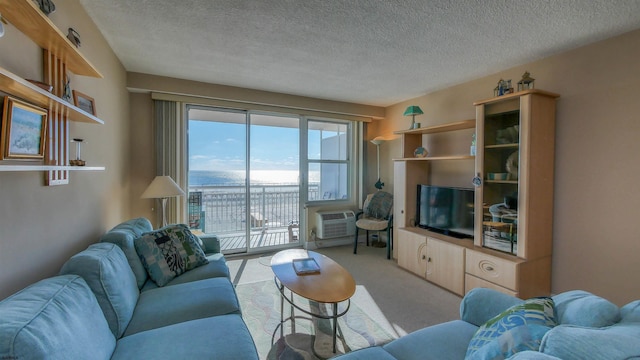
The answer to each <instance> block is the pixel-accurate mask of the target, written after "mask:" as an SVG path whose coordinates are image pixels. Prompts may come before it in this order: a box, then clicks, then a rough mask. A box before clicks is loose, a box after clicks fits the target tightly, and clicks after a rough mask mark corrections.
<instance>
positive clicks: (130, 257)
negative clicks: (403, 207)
mask: <svg viewBox="0 0 640 360" xmlns="http://www.w3.org/2000/svg"><path fill="white" fill-rule="evenodd" d="M151 230H153V226H152V225H151V222H150V221H149V220H147V219H145V218H143V217H140V218H136V219H131V220H128V221H125V222H123V223H121V224H118V225H116V226H115V227H114V228H113V229H111V230H109V231H108V232H107V233H106V234H104V235H102V237H100V242H109V243H113V244H116V245H118V246H120V248H121V249H122V251H124V254H125V255H126V257H127V261H128V262H129V266H131V270H132V271H133V273H134V274H135V276H136V283H137V284H138V288H139V289H140V288H142V286H143V285H144V283H145V282H146V281H147V270H146V269H145V268H144V266H143V265H142V261H140V257H138V252H137V251H136V248H135V246H134V243H133V242H134V240H135V239H137V238H139V237H140V236H142V234H144V233H146V232H149V231H151Z"/></svg>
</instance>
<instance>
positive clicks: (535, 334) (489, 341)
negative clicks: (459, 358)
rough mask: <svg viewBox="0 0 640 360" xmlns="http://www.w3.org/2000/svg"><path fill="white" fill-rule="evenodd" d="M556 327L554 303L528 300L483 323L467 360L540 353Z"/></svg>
mask: <svg viewBox="0 0 640 360" xmlns="http://www.w3.org/2000/svg"><path fill="white" fill-rule="evenodd" d="M556 325H557V321H556V314H555V307H554V303H553V299H551V298H550V297H539V298H533V299H529V300H525V301H524V302H523V303H521V304H518V305H515V306H512V307H511V308H509V309H507V310H505V311H504V312H502V313H501V314H500V315H498V316H496V317H494V318H493V319H491V320H489V321H487V322H486V323H484V324H483V325H482V326H481V327H480V328H479V329H478V330H477V331H476V333H475V334H474V335H473V338H472V339H471V342H470V343H469V347H468V348H467V355H466V357H465V360H471V359H483V360H487V359H492V360H494V359H506V358H508V357H510V356H512V355H513V354H515V353H517V352H520V351H525V350H533V351H538V349H539V348H540V342H541V341H542V337H543V336H544V334H545V333H546V332H547V331H549V330H550V329H551V328H552V327H554V326H556Z"/></svg>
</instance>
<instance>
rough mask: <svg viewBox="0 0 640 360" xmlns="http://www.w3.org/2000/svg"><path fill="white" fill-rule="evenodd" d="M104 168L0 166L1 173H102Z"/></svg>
mask: <svg viewBox="0 0 640 360" xmlns="http://www.w3.org/2000/svg"><path fill="white" fill-rule="evenodd" d="M104 170H105V167H104V166H56V165H0V172H1V171H104Z"/></svg>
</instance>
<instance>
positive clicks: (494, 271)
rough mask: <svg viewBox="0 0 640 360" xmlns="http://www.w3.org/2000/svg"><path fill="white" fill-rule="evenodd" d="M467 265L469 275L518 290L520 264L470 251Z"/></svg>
mask: <svg viewBox="0 0 640 360" xmlns="http://www.w3.org/2000/svg"><path fill="white" fill-rule="evenodd" d="M465 265H466V268H467V273H468V274H471V275H474V276H476V277H479V278H480V279H484V280H486V281H489V282H492V283H494V284H497V285H500V286H504V287H506V288H508V289H511V290H517V289H518V286H517V277H518V276H517V272H518V263H515V262H512V261H509V260H505V259H501V258H499V257H496V256H492V255H488V254H484V253H481V252H478V251H473V250H468V251H467V256H466V263H465Z"/></svg>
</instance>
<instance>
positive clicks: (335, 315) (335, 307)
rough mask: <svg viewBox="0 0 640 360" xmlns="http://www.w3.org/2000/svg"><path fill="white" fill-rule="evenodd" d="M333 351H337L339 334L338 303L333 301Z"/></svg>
mask: <svg viewBox="0 0 640 360" xmlns="http://www.w3.org/2000/svg"><path fill="white" fill-rule="evenodd" d="M332 320H333V353H334V354H335V353H336V336H337V334H338V332H337V329H338V326H337V325H338V303H333V319H332Z"/></svg>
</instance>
